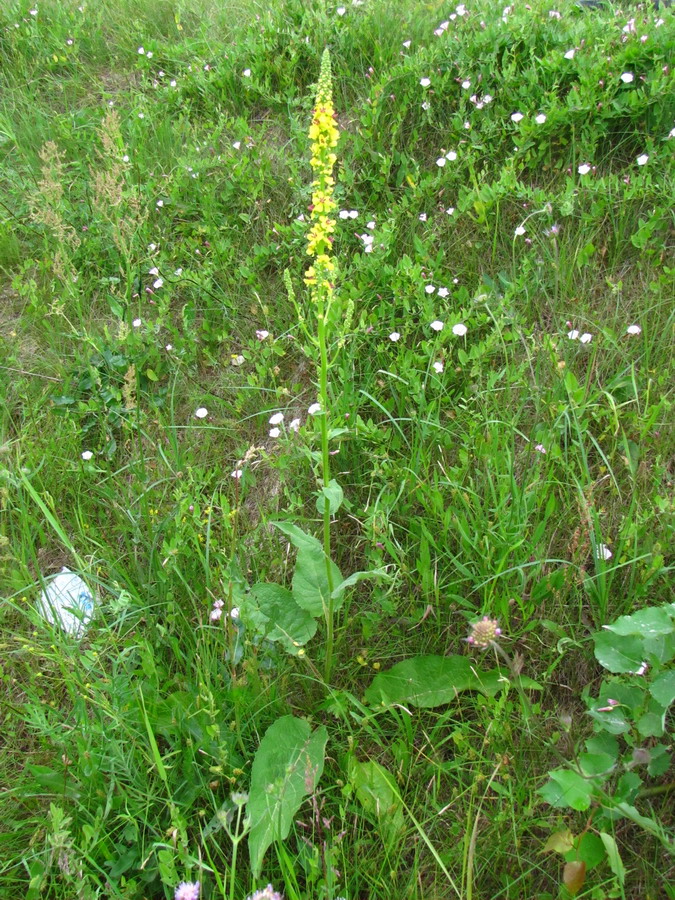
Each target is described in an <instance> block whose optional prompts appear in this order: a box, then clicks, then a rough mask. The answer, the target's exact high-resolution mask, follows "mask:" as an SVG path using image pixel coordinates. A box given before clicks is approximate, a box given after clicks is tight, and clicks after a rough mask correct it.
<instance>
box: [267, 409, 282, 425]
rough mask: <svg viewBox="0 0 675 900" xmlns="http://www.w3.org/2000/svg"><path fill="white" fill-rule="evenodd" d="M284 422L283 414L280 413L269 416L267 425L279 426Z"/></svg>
mask: <svg viewBox="0 0 675 900" xmlns="http://www.w3.org/2000/svg"><path fill="white" fill-rule="evenodd" d="M283 421H284V414H283V413H282V412H278V413H274V415H272V416H270V418H269V423H270V425H281V423H282V422H283Z"/></svg>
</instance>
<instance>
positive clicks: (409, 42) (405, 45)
mask: <svg viewBox="0 0 675 900" xmlns="http://www.w3.org/2000/svg"><path fill="white" fill-rule="evenodd" d="M411 44H412V41H403V46H404V47H405V49H406V50H407V49H408V48H409V47H410V45H411Z"/></svg>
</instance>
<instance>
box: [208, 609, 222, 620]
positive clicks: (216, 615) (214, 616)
mask: <svg viewBox="0 0 675 900" xmlns="http://www.w3.org/2000/svg"><path fill="white" fill-rule="evenodd" d="M222 615H223V611H222V609H221V608H220V607H216V608H215V609H212V610H211V612H210V613H209V619H210V620H211V621H212V622H218V621H220V618H221V616H222Z"/></svg>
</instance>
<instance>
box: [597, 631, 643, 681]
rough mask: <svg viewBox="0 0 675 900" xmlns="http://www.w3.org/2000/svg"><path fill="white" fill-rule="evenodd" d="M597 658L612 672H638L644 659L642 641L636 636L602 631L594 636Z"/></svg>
mask: <svg viewBox="0 0 675 900" xmlns="http://www.w3.org/2000/svg"><path fill="white" fill-rule="evenodd" d="M593 639H594V641H595V658H596V659H597V661H598V662H599V663H600V665H601V666H604V668H605V669H608V670H609V671H610V672H614V673H622V672H637V670H638V669H639V668H640V666H641V665H642V662H643V659H644V650H643V647H642V641H641V640H640V638H639V637H637V636H636V635H619V634H612V633H610V632H608V631H600V632H598V633H597V634H595V635H594V636H593Z"/></svg>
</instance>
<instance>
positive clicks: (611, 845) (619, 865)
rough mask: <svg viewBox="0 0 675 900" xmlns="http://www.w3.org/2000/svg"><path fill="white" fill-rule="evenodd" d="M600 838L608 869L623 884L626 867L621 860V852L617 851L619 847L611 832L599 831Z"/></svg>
mask: <svg viewBox="0 0 675 900" xmlns="http://www.w3.org/2000/svg"><path fill="white" fill-rule="evenodd" d="M600 840H601V841H602V843H603V844H604V845H605V850H606V851H607V862H608V863H609V867H610V869H611V870H612V872H613V873H614V874H615V875H616V877H617V878H618V879H619V883H620V884H623V883H624V881H625V880H626V869H625V867H624V864H623V861H622V860H621V854H620V853H619V847H618V845H617V843H616V841H615V840H614V838H613V837H612V835H611V834H607V833H606V832H605V831H601V832H600Z"/></svg>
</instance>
